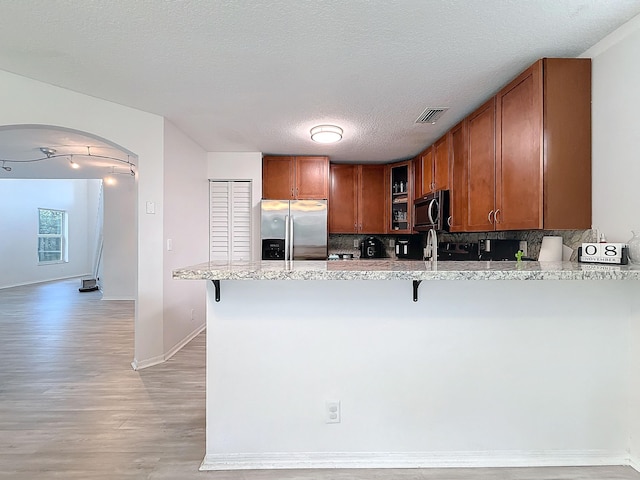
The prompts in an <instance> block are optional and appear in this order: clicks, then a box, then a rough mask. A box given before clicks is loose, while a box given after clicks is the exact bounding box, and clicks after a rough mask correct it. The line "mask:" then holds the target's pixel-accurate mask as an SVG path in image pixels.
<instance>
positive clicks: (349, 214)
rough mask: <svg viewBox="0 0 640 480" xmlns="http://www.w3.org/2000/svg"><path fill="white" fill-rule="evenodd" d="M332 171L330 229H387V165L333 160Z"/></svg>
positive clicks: (377, 230)
mask: <svg viewBox="0 0 640 480" xmlns="http://www.w3.org/2000/svg"><path fill="white" fill-rule="evenodd" d="M330 171H331V175H330V188H329V233H366V234H383V233H385V232H386V215H385V207H386V195H385V192H386V188H385V180H386V167H385V165H351V164H331V170H330Z"/></svg>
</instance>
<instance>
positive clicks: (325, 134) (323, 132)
mask: <svg viewBox="0 0 640 480" xmlns="http://www.w3.org/2000/svg"><path fill="white" fill-rule="evenodd" d="M311 140H313V141H314V142H318V143H336V142H339V141H340V140H342V129H341V128H340V127H336V126H335V125H318V126H317V127H313V128H312V129H311Z"/></svg>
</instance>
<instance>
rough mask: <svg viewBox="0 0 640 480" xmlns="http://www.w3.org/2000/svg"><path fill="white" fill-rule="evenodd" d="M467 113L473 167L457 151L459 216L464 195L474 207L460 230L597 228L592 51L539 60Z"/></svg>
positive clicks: (455, 206)
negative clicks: (461, 160)
mask: <svg viewBox="0 0 640 480" xmlns="http://www.w3.org/2000/svg"><path fill="white" fill-rule="evenodd" d="M465 121H466V123H467V141H466V145H467V149H466V155H467V162H466V174H465V172H464V171H462V170H461V167H460V165H459V162H457V161H456V159H455V157H454V160H453V162H454V165H453V167H452V172H453V173H452V175H453V178H454V186H453V191H454V193H453V195H454V196H453V200H452V202H453V209H454V217H456V216H457V214H456V213H455V212H456V211H458V212H459V211H461V209H462V207H461V205H460V204H459V202H463V203H464V204H466V208H467V211H466V215H465V221H464V222H463V225H459V224H458V223H457V219H455V218H454V219H453V222H454V225H456V231H468V232H473V231H490V230H536V229H545V230H563V229H587V228H591V61H590V60H589V59H561V58H548V59H547V58H545V59H542V60H539V61H538V62H536V63H535V64H533V65H532V66H531V67H529V68H528V69H527V70H525V71H524V72H523V73H522V74H520V75H519V76H518V77H516V78H515V79H514V80H513V81H512V82H510V83H509V84H508V85H506V86H505V87H504V88H503V89H502V90H501V91H500V92H499V93H498V94H497V95H496V96H495V97H494V98H492V99H491V100H489V101H488V102H486V103H485V104H484V105H482V106H481V107H480V108H479V109H478V110H476V111H475V112H474V113H472V114H471V115H470V116H469V117H467V119H465ZM456 148H458V149H459V146H458V147H456ZM461 171H462V173H460V172H461ZM459 175H463V177H466V181H467V187H466V194H467V199H466V202H465V201H464V199H463V198H462V197H461V196H460V194H459V189H460V188H462V187H461V186H460V182H461V180H460V177H459ZM458 228H460V229H461V230H457V229H458Z"/></svg>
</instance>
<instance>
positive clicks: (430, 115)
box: [416, 107, 449, 124]
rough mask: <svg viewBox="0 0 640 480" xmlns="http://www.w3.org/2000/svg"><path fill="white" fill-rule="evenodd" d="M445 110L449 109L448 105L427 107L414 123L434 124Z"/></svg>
mask: <svg viewBox="0 0 640 480" xmlns="http://www.w3.org/2000/svg"><path fill="white" fill-rule="evenodd" d="M447 110H449V107H438V108H427V109H425V111H424V112H422V113H421V114H420V116H419V117H418V119H417V120H416V123H431V124H434V123H436V122H437V121H438V119H439V118H440V117H441V116H442V114H443V113H444V112H446V111H447Z"/></svg>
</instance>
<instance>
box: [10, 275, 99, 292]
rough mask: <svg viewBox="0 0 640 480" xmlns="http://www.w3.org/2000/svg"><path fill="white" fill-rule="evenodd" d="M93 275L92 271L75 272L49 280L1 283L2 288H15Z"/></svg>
mask: <svg viewBox="0 0 640 480" xmlns="http://www.w3.org/2000/svg"><path fill="white" fill-rule="evenodd" d="M91 275H92V274H91V273H85V274H75V275H66V276H62V277H55V278H48V279H47V280H31V281H29V282H24V283H14V284H11V285H0V290H1V289H4V288H14V287H25V286H27V285H37V284H39V283H49V282H58V281H60V280H69V279H71V278H78V279H82V278H83V277H88V276H91Z"/></svg>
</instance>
